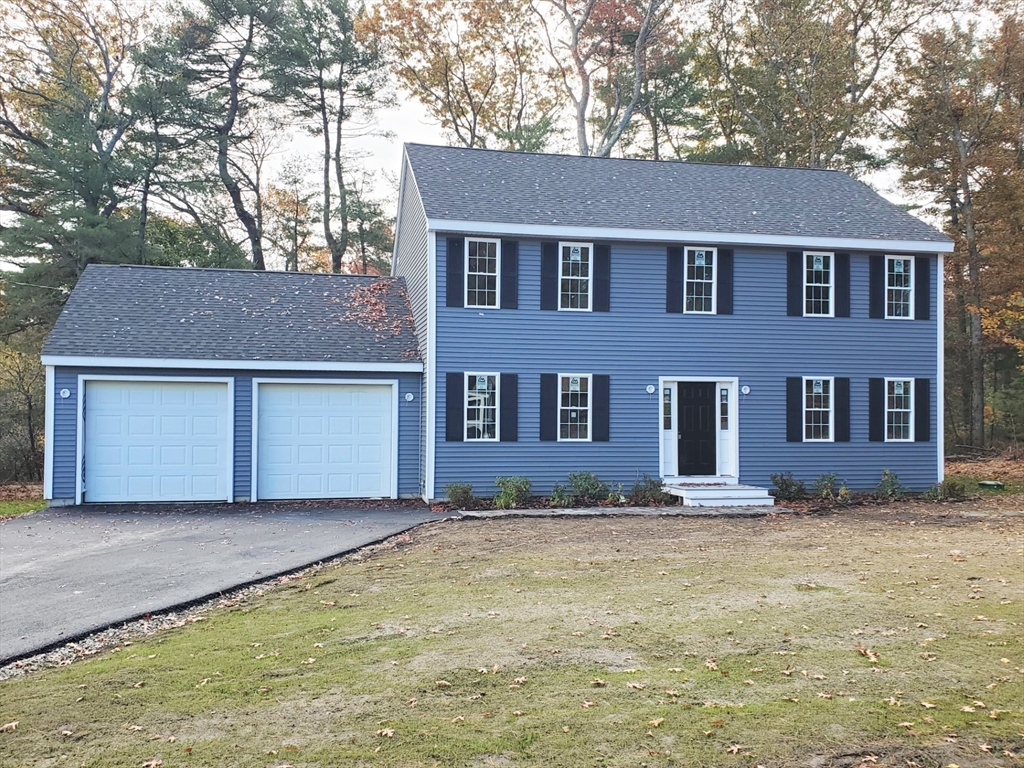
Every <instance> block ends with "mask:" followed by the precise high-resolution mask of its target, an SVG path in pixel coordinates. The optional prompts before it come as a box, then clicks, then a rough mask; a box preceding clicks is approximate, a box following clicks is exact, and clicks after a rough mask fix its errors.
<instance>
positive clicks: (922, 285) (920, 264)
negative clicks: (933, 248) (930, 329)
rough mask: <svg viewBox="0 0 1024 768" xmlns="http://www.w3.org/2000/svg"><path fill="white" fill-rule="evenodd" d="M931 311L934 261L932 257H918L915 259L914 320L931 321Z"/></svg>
mask: <svg viewBox="0 0 1024 768" xmlns="http://www.w3.org/2000/svg"><path fill="white" fill-rule="evenodd" d="M940 284H941V281H940ZM931 310H932V259H931V257H930V256H918V257H917V258H915V259H914V319H915V320H931V319H932V311H931Z"/></svg>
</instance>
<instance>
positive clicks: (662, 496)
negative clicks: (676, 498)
mask: <svg viewBox="0 0 1024 768" xmlns="http://www.w3.org/2000/svg"><path fill="white" fill-rule="evenodd" d="M671 501H672V496H671V495H670V494H667V493H665V484H664V483H663V482H661V479H660V478H657V477H651V476H650V475H647V474H645V475H644V477H643V479H642V480H637V481H636V482H635V483H633V490H631V491H630V492H629V503H630V504H632V505H633V506H635V507H649V506H652V505H656V504H669V503H671Z"/></svg>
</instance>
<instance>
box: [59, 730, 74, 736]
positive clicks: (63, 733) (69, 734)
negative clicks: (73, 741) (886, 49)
mask: <svg viewBox="0 0 1024 768" xmlns="http://www.w3.org/2000/svg"><path fill="white" fill-rule="evenodd" d="M60 735H61V736H71V735H72V733H71V731H61V732H60Z"/></svg>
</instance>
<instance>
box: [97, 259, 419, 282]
mask: <svg viewBox="0 0 1024 768" xmlns="http://www.w3.org/2000/svg"><path fill="white" fill-rule="evenodd" d="M94 267H103V268H108V267H112V268H118V269H123V268H128V269H153V270H173V271H175V272H233V273H251V274H254V275H306V276H307V277H309V276H316V277H357V278H360V279H370V278H374V279H377V280H398V279H401V278H399V277H397V276H395V275H361V274H358V273H351V272H292V271H291V270H285V269H243V268H241V267H177V266H174V265H172V264H95V263H93V264H88V265H86V269H91V268H94Z"/></svg>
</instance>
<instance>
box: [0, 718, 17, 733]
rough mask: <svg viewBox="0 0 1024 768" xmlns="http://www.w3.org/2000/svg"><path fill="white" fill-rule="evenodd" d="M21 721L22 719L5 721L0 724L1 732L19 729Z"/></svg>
mask: <svg viewBox="0 0 1024 768" xmlns="http://www.w3.org/2000/svg"><path fill="white" fill-rule="evenodd" d="M20 722H21V721H20V720H15V721H14V722H13V723H5V724H4V725H0V733H9V732H10V731H16V730H18V723H20Z"/></svg>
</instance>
